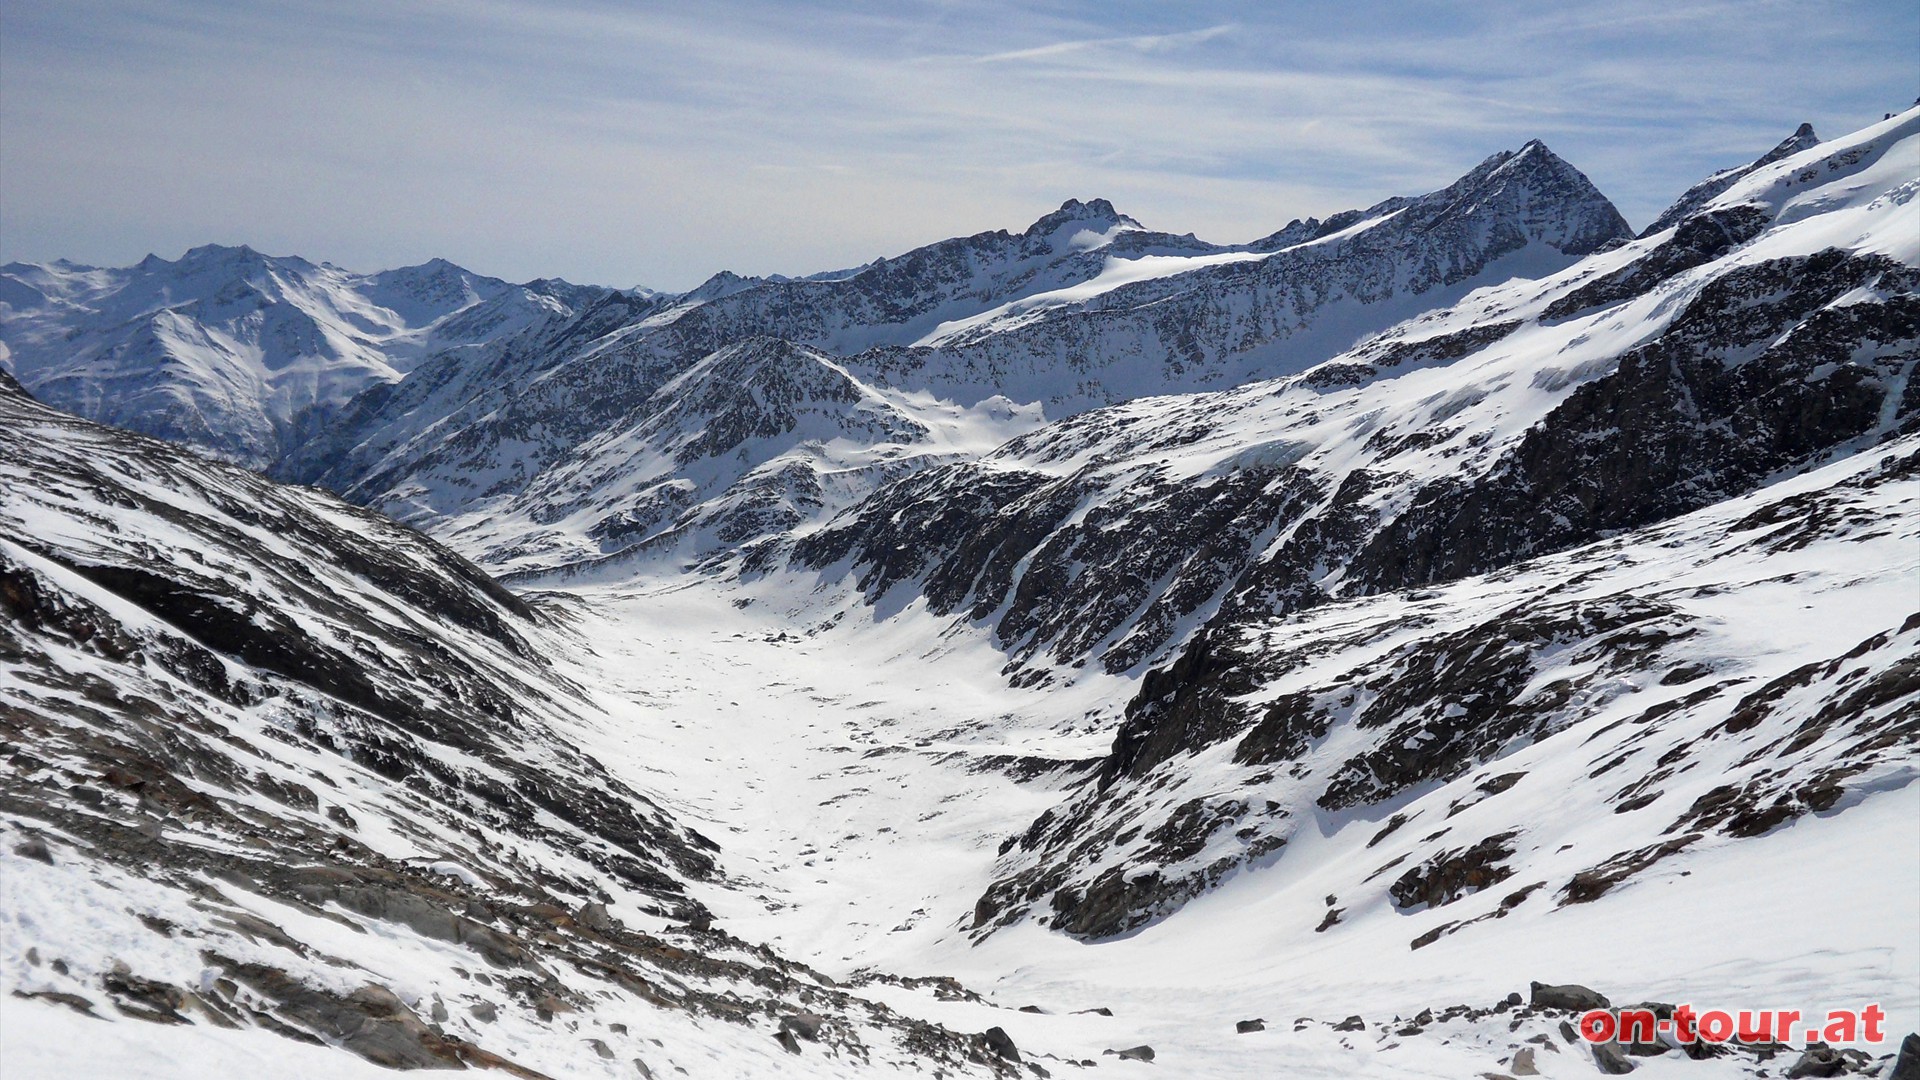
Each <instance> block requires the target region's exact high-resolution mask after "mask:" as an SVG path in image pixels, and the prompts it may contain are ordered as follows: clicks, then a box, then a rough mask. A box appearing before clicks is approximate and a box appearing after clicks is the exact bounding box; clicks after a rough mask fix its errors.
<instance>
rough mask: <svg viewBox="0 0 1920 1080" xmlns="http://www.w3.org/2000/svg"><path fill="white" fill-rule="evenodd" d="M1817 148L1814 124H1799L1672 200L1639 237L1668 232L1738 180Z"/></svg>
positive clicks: (1818, 138) (1817, 140) (1818, 143)
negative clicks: (1765, 147) (1770, 144)
mask: <svg viewBox="0 0 1920 1080" xmlns="http://www.w3.org/2000/svg"><path fill="white" fill-rule="evenodd" d="M1818 145H1820V136H1818V135H1816V134H1814V132H1813V125H1812V124H1801V125H1800V126H1799V127H1798V128H1795V129H1794V132H1793V134H1791V135H1789V136H1787V137H1786V138H1784V139H1782V140H1780V142H1779V144H1778V145H1776V146H1775V147H1774V148H1773V149H1771V150H1769V151H1767V152H1766V153H1764V154H1761V155H1760V156H1759V157H1757V158H1755V159H1753V161H1752V163H1751V164H1747V165H1740V166H1737V167H1735V168H1731V169H1722V170H1721V171H1719V172H1717V173H1714V174H1713V175H1712V176H1709V177H1707V178H1706V179H1705V180H1702V181H1700V182H1699V183H1697V184H1695V185H1693V186H1692V187H1690V188H1688V189H1687V190H1686V192H1685V193H1684V194H1682V195H1681V196H1680V197H1679V198H1678V199H1676V200H1674V203H1673V205H1672V206H1669V207H1667V208H1666V210H1664V211H1662V212H1661V214H1660V216H1659V217H1657V218H1655V219H1654V222H1653V224H1651V225H1649V226H1647V228H1646V230H1645V231H1644V232H1642V233H1641V234H1640V235H1641V236H1652V235H1653V234H1654V233H1657V232H1660V231H1661V230H1663V229H1669V228H1672V227H1673V226H1675V225H1678V224H1679V223H1680V222H1682V221H1684V220H1686V219H1687V218H1688V217H1691V216H1692V215H1693V213H1694V211H1696V210H1698V209H1700V208H1701V207H1703V206H1705V205H1707V204H1708V203H1710V202H1712V201H1713V200H1714V199H1715V198H1716V197H1718V196H1719V195H1720V193H1721V192H1723V191H1725V190H1727V189H1728V188H1730V187H1732V186H1733V185H1734V184H1735V183H1737V182H1738V181H1739V180H1740V178H1741V177H1743V176H1745V175H1747V174H1748V173H1750V172H1752V171H1754V170H1755V169H1759V168H1763V167H1765V166H1768V165H1771V164H1773V163H1774V162H1776V161H1780V160H1782V159H1784V158H1789V157H1792V156H1793V155H1795V154H1798V153H1800V152H1801V151H1802V150H1810V149H1812V148H1813V147H1816V146H1818Z"/></svg>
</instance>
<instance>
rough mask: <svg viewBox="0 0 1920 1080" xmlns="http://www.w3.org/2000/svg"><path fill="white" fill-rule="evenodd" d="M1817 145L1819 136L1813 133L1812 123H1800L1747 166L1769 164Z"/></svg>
mask: <svg viewBox="0 0 1920 1080" xmlns="http://www.w3.org/2000/svg"><path fill="white" fill-rule="evenodd" d="M1819 145H1820V136H1818V135H1816V134H1814V133H1813V125H1812V124H1801V125H1800V126H1799V127H1798V128H1795V129H1794V132H1793V134H1791V135H1789V136H1787V137H1786V138H1784V139H1782V140H1780V143H1779V145H1778V146H1775V147H1774V148H1773V149H1771V150H1769V151H1767V152H1766V153H1764V154H1761V155H1760V156H1759V157H1758V158H1755V159H1754V162H1753V164H1752V165H1751V166H1749V167H1750V168H1754V169H1757V168H1759V167H1760V166H1762V165H1771V164H1773V163H1774V162H1776V161H1779V160H1780V159H1781V158H1787V157H1792V156H1793V155H1795V154H1797V153H1799V152H1800V151H1802V150H1810V149H1812V148H1813V147H1816V146H1819Z"/></svg>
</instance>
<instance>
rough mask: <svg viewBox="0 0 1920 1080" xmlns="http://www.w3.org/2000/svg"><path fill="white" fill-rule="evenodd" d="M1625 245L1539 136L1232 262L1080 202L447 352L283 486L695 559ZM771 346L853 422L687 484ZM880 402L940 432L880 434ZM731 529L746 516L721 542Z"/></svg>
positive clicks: (530, 547)
mask: <svg viewBox="0 0 1920 1080" xmlns="http://www.w3.org/2000/svg"><path fill="white" fill-rule="evenodd" d="M1629 236H1630V230H1629V229H1628V228H1627V225H1626V223H1625V222H1624V221H1623V220H1621V218H1620V215H1619V214H1618V213H1617V212H1616V211H1615V210H1614V208H1613V206H1612V205H1611V204H1610V203H1608V202H1607V200H1606V198H1605V197H1604V196H1602V195H1601V194H1600V193H1599V192H1598V191H1596V190H1594V188H1593V186H1592V185H1591V184H1590V183H1588V182H1587V180H1586V178H1585V177H1584V176H1582V175H1581V174H1580V173H1579V171H1578V170H1576V169H1574V168H1573V167H1572V166H1570V165H1568V164H1567V163H1566V162H1565V161H1563V160H1561V159H1560V158H1558V157H1556V156H1555V155H1554V154H1553V153H1552V152H1551V151H1549V150H1548V149H1547V148H1546V147H1545V146H1544V145H1542V144H1540V143H1538V142H1534V143H1529V144H1527V145H1526V146H1525V147H1523V148H1521V149H1520V150H1519V151H1517V152H1510V153H1501V154H1496V155H1494V156H1493V157H1491V158H1489V159H1487V160H1486V161H1485V162H1483V163H1482V164H1481V165H1479V166H1478V167H1476V168H1475V169H1473V170H1472V171H1471V172H1469V173H1468V174H1467V175H1465V176H1464V177H1462V178H1461V179H1460V180H1459V181H1458V182H1456V183H1454V184H1452V185H1450V186H1448V187H1447V188H1445V189H1443V190H1441V191H1438V192H1434V193H1432V194H1429V195H1425V196H1421V197H1419V198H1415V199H1391V200H1388V201H1387V202H1384V203H1381V204H1379V205H1377V206H1374V207H1371V208H1369V209H1367V210H1357V211H1352V212H1349V213H1345V214H1340V215H1336V216H1335V217H1334V218H1331V219H1329V220H1327V221H1324V222H1322V221H1315V220H1308V221H1295V222H1293V223H1291V224H1289V225H1288V226H1287V227H1286V228H1284V229H1282V230H1280V231H1279V232H1276V233H1274V234H1272V235H1270V236H1267V237H1265V238H1263V239H1261V240H1258V241H1256V242H1254V243H1251V244H1245V245H1238V246H1233V247H1221V246H1216V245H1210V244H1206V243H1203V242H1201V241H1199V240H1196V239H1194V238H1193V237H1192V236H1172V235H1168V234H1164V233H1155V232H1150V231H1148V230H1146V229H1143V228H1142V227H1140V226H1139V225H1138V223H1136V222H1135V221H1134V220H1133V219H1131V218H1128V217H1126V216H1125V215H1122V214H1120V213H1118V212H1117V211H1115V210H1114V208H1113V207H1112V206H1111V205H1110V204H1108V203H1106V202H1105V201H1104V200H1098V199H1096V200H1092V201H1090V202H1085V203H1082V202H1078V201H1069V202H1068V203H1066V204H1065V205H1064V206H1062V207H1061V209H1059V210H1058V211H1056V212H1054V213H1052V214H1048V215H1046V216H1045V217H1043V218H1041V219H1040V220H1039V221H1037V222H1035V223H1034V224H1033V225H1032V226H1031V227H1029V228H1028V229H1026V230H1025V231H1023V232H1022V233H1019V234H1017V235H1016V234H1010V233H1006V232H997V233H983V234H980V235H977V236H972V237H966V238H961V239H955V240H949V241H943V242H941V243H939V244H934V245H931V246H929V247H926V248H921V249H918V250H916V251H913V252H910V253H908V254H906V255H904V256H901V257H899V258H897V259H884V260H879V261H877V262H875V263H872V264H869V265H868V266H866V267H862V268H860V269H858V270H855V271H850V272H847V273H846V274H844V275H841V276H826V277H819V278H813V279H806V280H782V281H770V280H769V281H756V280H750V279H744V278H738V277H736V276H733V275H723V276H721V277H716V278H715V279H714V280H713V281H710V282H708V283H707V285H704V286H702V287H701V288H700V289H697V290H695V291H694V292H693V293H690V294H687V296H685V297H680V298H676V299H674V300H671V301H668V302H667V303H666V304H665V305H664V306H663V307H656V306H652V305H645V306H641V307H620V308H619V309H618V310H617V311H615V305H616V304H621V303H628V304H630V303H631V302H630V301H614V300H609V301H606V302H604V303H603V304H602V305H601V306H599V307H597V308H589V309H588V310H586V311H584V312H583V313H582V314H581V315H580V316H579V318H578V323H579V325H578V326H577V327H573V328H567V329H564V330H560V329H551V328H541V329H540V330H539V331H538V332H537V333H535V334H530V335H523V336H522V337H521V338H519V339H516V340H514V341H512V342H510V343H506V344H505V346H504V348H503V351H502V353H501V355H502V356H503V357H508V358H510V359H505V360H503V361H502V362H501V363H500V364H498V365H496V366H495V367H493V368H492V369H490V370H488V371H487V372H486V374H485V376H484V377H483V378H474V377H472V376H471V374H470V373H472V372H475V371H478V370H480V369H479V368H477V367H475V366H474V365H472V364H471V362H470V361H468V360H466V359H465V358H458V359H447V360H439V361H434V362H430V363H429V364H428V365H426V366H424V367H423V368H422V369H421V371H419V372H417V373H416V374H415V375H414V376H413V377H411V378H409V379H408V380H407V381H406V382H405V383H403V384H401V386H400V387H399V388H397V389H393V390H389V389H388V388H386V387H380V388H376V389H375V390H373V391H371V392H370V393H369V395H368V396H367V398H366V399H365V400H363V401H356V402H355V403H353V404H352V405H350V406H349V407H348V408H347V410H346V411H345V413H344V414H343V417H342V418H341V420H340V421H338V422H335V423H331V424H329V425H328V427H327V430H326V431H325V432H323V433H321V435H320V436H319V437H318V438H317V439H316V440H315V441H313V442H312V443H310V444H309V445H307V446H304V447H301V448H300V449H298V450H297V451H296V452H295V453H293V454H292V455H290V456H289V458H287V459H286V460H285V461H283V462H282V464H281V466H280V467H279V469H278V470H277V471H278V474H279V475H281V476H284V477H286V478H289V479H294V480H299V481H302V482H317V483H321V484H325V485H327V486H329V487H332V488H334V489H335V490H339V491H341V492H343V493H345V494H346V495H347V496H348V497H349V498H350V499H352V500H353V501H356V502H361V503H364V504H367V505H371V506H376V507H380V508H382V509H384V510H386V511H388V512H390V513H395V514H398V515H400V516H402V517H403V518H404V519H406V520H413V521H421V522H424V521H427V520H435V519H437V520H441V521H443V522H451V523H453V524H450V525H447V526H446V527H445V528H443V530H442V535H444V536H446V537H447V538H449V539H450V540H451V541H453V542H454V543H456V544H458V545H460V546H461V547H462V549H463V550H465V551H467V552H468V553H470V554H473V555H475V556H477V557H481V558H483V559H485V560H487V561H488V563H489V565H493V566H496V567H498V568H502V569H509V570H512V571H515V572H517V573H522V574H534V573H542V572H551V571H555V570H564V571H566V572H568V573H575V572H578V571H579V570H580V569H582V568H585V567H598V566H602V565H604V564H605V560H608V559H614V560H616V561H630V560H631V558H632V557H633V556H636V555H638V554H640V553H642V552H655V553H660V552H672V553H673V554H674V555H675V556H678V557H681V558H688V559H692V560H693V561H701V560H703V559H706V558H711V557H713V556H715V555H724V554H725V553H726V552H729V551H732V550H734V549H735V548H737V547H738V546H740V545H742V544H750V543H752V542H754V541H757V540H760V539H764V538H769V537H773V536H778V535H783V534H785V533H787V532H790V531H792V530H793V529H795V528H797V527H801V526H804V525H811V524H813V523H814V522H816V521H817V520H819V519H820V518H822V517H824V516H826V515H827V514H830V513H831V512H832V511H834V510H837V509H839V508H840V507H842V506H844V505H847V504H848V503H850V502H852V501H855V500H857V499H858V498H859V497H862V496H864V495H865V494H866V493H867V492H868V491H870V490H871V489H872V488H873V487H874V486H876V485H875V480H876V479H878V478H891V477H893V476H897V475H899V474H901V473H903V472H907V471H912V470H914V469H918V468H923V467H926V466H928V465H931V464H936V463H939V462H942V461H947V460H951V459H952V457H953V450H954V448H955V447H977V448H982V449H983V448H984V446H983V444H984V443H991V442H997V441H999V440H1001V439H1005V438H1006V437H1008V436H1010V435H1013V434H1016V433H1018V431H1019V430H1021V429H1022V428H1023V427H1031V426H1032V425H1033V424H1034V423H1036V422H1037V421H1038V420H1040V419H1042V418H1043V417H1044V418H1057V417H1059V416H1062V415H1065V414H1071V413H1073V412H1077V411H1079V410H1082V409H1085V408H1088V407H1091V406H1096V405H1103V404H1107V403H1110V402H1113V401H1119V400H1128V399H1132V398H1136V397H1139V396H1142V395H1149V394H1158V393H1166V392H1170V391H1173V390H1179V389H1186V388H1196V387H1202V386H1209V385H1233V384H1236V383H1239V382H1243V381H1245V380H1246V379H1247V378H1250V377H1254V376H1256V375H1274V374H1281V373H1286V372H1291V371H1297V370H1302V369H1304V368H1306V367H1308V366H1310V365H1311V364H1313V363H1315V362H1318V361H1320V360H1323V359H1325V358H1327V357H1329V356H1332V355H1334V354H1336V353H1338V352H1340V351H1341V350H1343V349H1345V348H1347V347H1348V346H1350V345H1351V344H1352V343H1353V342H1354V341H1355V340H1356V339H1357V338H1360V337H1364V336H1367V335H1369V334H1371V333H1375V332H1378V331H1380V330H1383V329H1385V328H1386V327H1388V326H1391V325H1393V324H1394V323H1396V322H1398V321H1400V320H1402V319H1404V318H1406V317H1408V316H1409V315H1413V314H1416V313H1419V312H1421V311H1425V310H1428V309H1431V308H1433V307H1436V306H1441V305H1444V304H1446V303H1448V302H1451V301H1453V300H1457V299H1459V298H1460V297H1461V296H1464V295H1465V294H1466V293H1468V292H1469V291H1471V290H1472V289H1473V288H1474V287H1476V286H1479V285H1484V284H1487V283H1491V282H1496V281H1501V280H1505V279H1507V278H1509V277H1511V276H1512V275H1514V274H1516V273H1524V274H1538V273H1546V272H1549V271H1553V270H1557V269H1560V268H1563V267H1565V266H1567V265H1569V264H1571V263H1572V262H1574V261H1575V260H1576V259H1577V258H1579V257H1580V256H1583V255H1586V254H1588V253H1590V252H1592V251H1594V250H1596V249H1598V248H1601V247H1603V246H1605V245H1607V244H1610V243H1616V242H1622V241H1624V240H1626V239H1627V238H1628V237H1629ZM610 314H611V315H614V316H627V317H628V321H627V322H625V323H620V324H617V325H616V324H615V318H612V317H610ZM765 339H777V340H780V341H784V342H787V343H789V345H788V346H787V347H785V348H784V349H783V348H779V347H775V346H772V345H761V346H752V347H750V349H749V351H750V352H752V353H753V354H754V355H759V354H760V353H762V352H766V351H767V350H769V349H772V350H773V351H774V353H777V354H778V355H780V356H782V357H808V356H811V357H816V358H823V357H833V359H832V360H831V365H832V372H831V374H829V373H827V372H826V371H825V370H824V369H820V370H816V371H815V372H814V373H813V374H814V375H817V376H818V377H819V378H821V379H825V380H827V381H830V382H834V383H836V384H838V385H840V386H841V387H842V390H839V391H834V392H833V394H832V395H831V396H833V398H834V400H836V401H837V402H838V404H837V405H835V406H833V407H832V408H837V409H840V410H843V413H844V414H843V415H841V416H839V417H838V418H837V419H834V420H833V421H832V422H831V424H830V427H831V429H832V430H831V434H829V435H827V436H826V437H825V439H824V440H823V439H822V438H821V437H820V436H819V433H816V432H813V431H811V430H808V429H807V428H806V426H805V425H802V424H800V423H799V422H798V421H797V420H796V419H794V418H792V417H788V418H786V419H782V420H780V421H778V422H777V423H773V424H772V426H765V425H762V428H761V429H760V430H759V431H758V433H757V435H756V437H755V438H754V440H752V441H751V443H747V442H730V443H728V445H727V446H726V447H725V450H726V451H727V453H728V455H730V456H729V458H728V462H729V463H728V464H727V465H726V467H725V471H724V473H723V474H718V475H716V474H714V473H713V470H712V468H711V467H707V466H703V467H702V470H703V474H702V475H699V476H695V475H693V474H688V475H686V476H680V475H679V474H677V473H676V472H675V471H674V469H675V468H678V467H683V466H688V465H690V464H691V462H690V461H678V460H677V455H678V454H679V453H680V452H681V451H680V450H677V449H676V447H682V446H688V445H695V444H698V445H709V446H710V445H712V444H713V442H714V434H713V433H712V432H710V431H709V429H708V427H707V425H708V423H709V421H710V420H712V419H713V418H712V417H710V416H709V415H707V414H706V413H704V412H701V411H698V410H694V411H689V410H687V409H685V408H683V407H682V406H681V405H680V404H679V403H678V402H677V395H678V392H679V390H678V388H680V387H682V386H692V385H695V384H696V383H698V382H699V381H700V380H701V379H702V378H704V376H702V375H701V374H700V373H701V372H703V371H713V370H720V369H724V370H728V371H733V370H734V369H736V368H737V367H738V366H739V364H740V362H741V360H740V355H739V354H738V353H735V352H730V351H729V350H734V349H736V348H739V347H744V343H747V342H749V341H752V340H762V341H764V340H765ZM796 350H798V351H796ZM783 362H785V361H783ZM802 381H803V382H804V381H807V380H806V379H805V378H803V379H802ZM880 401H887V402H890V403H891V404H890V405H888V406H887V408H888V409H891V410H894V411H896V412H903V415H904V413H915V414H926V413H928V412H929V410H931V412H932V415H919V416H918V418H917V419H916V420H915V421H914V422H913V423H911V424H905V423H891V422H890V423H885V424H881V425H879V426H874V425H873V424H872V423H871V422H870V421H871V415H870V409H871V407H873V403H876V402H880ZM756 407H757V406H756ZM832 408H830V409H828V410H827V411H832ZM854 413H860V414H861V415H853V414H854ZM813 414H814V415H824V413H822V412H821V411H820V410H817V409H816V410H814V413H813ZM1010 425H1014V426H1010ZM725 427H726V425H725V424H724V423H722V424H720V426H719V428H718V429H716V430H725ZM862 433H865V434H862ZM823 442H824V443H826V444H829V446H830V447H831V448H829V449H822V448H821V446H820V444H822V443H823ZM708 456H709V457H718V456H719V455H718V454H709V455H708ZM669 461H675V462H676V464H675V465H673V466H669V465H667V464H665V463H666V462H669ZM876 462H884V463H885V464H886V469H884V470H878V471H876V470H874V469H871V468H868V465H869V464H872V463H876ZM610 478H618V481H617V482H611V483H603V481H608V480H609V479H610ZM827 492H837V493H838V494H837V495H833V496H829V495H827V494H825V493H827ZM776 506H777V507H779V508H780V509H779V510H777V511H776V512H771V513H765V514H761V513H758V512H755V513H754V514H752V515H751V516H750V517H742V516H741V514H740V513H739V508H741V507H776ZM721 518H725V519H727V520H728V521H729V522H730V523H731V524H728V525H725V526H718V525H713V524H712V523H713V522H716V521H718V520H719V519H721ZM749 520H752V521H756V522H758V524H757V525H751V526H750V525H749V524H748V522H749Z"/></svg>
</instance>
